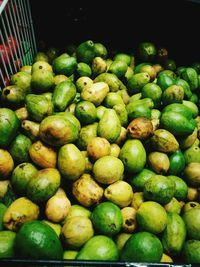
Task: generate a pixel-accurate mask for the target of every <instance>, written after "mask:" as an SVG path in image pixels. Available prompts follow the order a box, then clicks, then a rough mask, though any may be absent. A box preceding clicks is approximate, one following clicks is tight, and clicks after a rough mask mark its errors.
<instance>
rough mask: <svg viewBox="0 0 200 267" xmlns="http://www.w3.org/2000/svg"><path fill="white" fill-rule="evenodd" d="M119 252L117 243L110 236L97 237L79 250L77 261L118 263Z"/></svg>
mask: <svg viewBox="0 0 200 267" xmlns="http://www.w3.org/2000/svg"><path fill="white" fill-rule="evenodd" d="M118 259H119V252H118V249H117V246H116V244H115V242H114V241H113V240H112V239H111V238H110V237H108V236H105V235H95V236H93V237H92V238H90V240H88V241H87V242H86V243H85V244H84V245H83V247H82V248H81V249H80V250H79V252H78V254H77V256H76V260H99V261H104V260H105V261H117V260H118Z"/></svg>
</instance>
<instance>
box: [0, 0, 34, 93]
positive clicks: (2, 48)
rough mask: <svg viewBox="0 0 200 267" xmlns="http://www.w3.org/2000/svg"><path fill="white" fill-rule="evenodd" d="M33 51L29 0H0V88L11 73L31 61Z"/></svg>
mask: <svg viewBox="0 0 200 267" xmlns="http://www.w3.org/2000/svg"><path fill="white" fill-rule="evenodd" d="M35 53H36V42H35V33H34V29H33V22H32V18H31V10H30V3H29V0H25V1H22V0H10V1H8V0H3V1H0V90H1V89H2V88H3V87H4V86H6V85H7V84H8V82H9V80H10V77H11V75H12V74H13V73H16V72H17V71H18V70H19V69H20V68H21V67H22V66H24V65H30V64H32V63H33V57H34V55H35Z"/></svg>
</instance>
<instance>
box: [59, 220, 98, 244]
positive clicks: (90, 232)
mask: <svg viewBox="0 0 200 267" xmlns="http://www.w3.org/2000/svg"><path fill="white" fill-rule="evenodd" d="M93 236H94V229H93V225H92V222H91V220H90V219H89V218H88V217H86V216H73V217H71V218H69V219H68V218H66V220H65V223H64V225H63V227H62V229H61V237H62V240H63V242H64V245H65V246H66V247H68V248H71V249H78V248H80V247H82V246H83V245H84V244H85V243H86V242H87V241H88V240H89V239H91V238H92V237H93Z"/></svg>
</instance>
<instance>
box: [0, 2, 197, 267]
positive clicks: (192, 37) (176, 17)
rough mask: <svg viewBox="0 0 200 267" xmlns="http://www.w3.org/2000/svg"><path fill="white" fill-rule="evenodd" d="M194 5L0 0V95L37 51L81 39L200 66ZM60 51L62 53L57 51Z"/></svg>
mask: <svg viewBox="0 0 200 267" xmlns="http://www.w3.org/2000/svg"><path fill="white" fill-rule="evenodd" d="M199 15H200V2H199V1H177V2H176V1H162V2H161V1H133V3H132V4H130V3H129V1H123V2H119V3H118V2H117V3H116V2H114V1H112V2H111V3H110V4H109V6H108V3H106V2H104V1H102V2H98V3H96V2H93V3H91V4H90V5H85V3H83V2H82V3H81V5H79V4H78V3H77V2H76V1H75V3H74V4H69V3H68V1H61V0H60V1H57V2H55V1H54V2H51V1H46V0H45V1H40V2H38V1H34V0H1V1H0V91H1V90H2V89H3V88H4V87H5V86H7V85H9V81H10V78H11V76H12V74H14V73H16V72H17V71H19V69H20V68H21V67H22V66H25V65H31V64H33V62H34V56H35V55H36V53H37V52H38V51H43V50H44V49H46V48H47V47H58V48H59V49H61V50H62V49H64V48H65V47H66V46H67V45H68V44H78V43H80V42H82V41H85V40H89V39H91V40H93V41H95V42H101V43H103V44H105V46H106V47H108V48H109V49H113V50H118V51H123V52H126V51H127V52H130V53H134V52H135V49H136V48H137V46H138V44H139V43H140V42H142V41H152V42H154V43H155V44H156V45H157V46H161V47H162V46H163V47H166V48H168V49H169V55H170V58H171V59H173V60H175V61H176V63H177V65H179V66H181V65H187V66H189V65H190V64H192V63H194V62H200V50H199V47H200V40H199V29H198V27H199ZM63 51H64V50H63ZM0 266H3V267H9V266H15V267H23V266H26V267H32V266H51V267H58V266H106V267H108V266H113V267H120V266H123V267H125V266H127V267H173V266H174V267H175V266H177V267H195V266H196V267H197V266H199V265H198V264H186V263H182V261H181V259H180V260H179V262H178V263H176V262H174V263H146V262H141V263H137V262H136V263H135V262H123V261H119V262H108V261H97V262H96V261H75V260H72V261H71V260H52V261H51V260H48V261H47V260H42V259H41V260H31V259H30V260H29V259H27V260H22V259H1V260H0Z"/></svg>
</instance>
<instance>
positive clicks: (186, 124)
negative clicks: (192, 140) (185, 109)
mask: <svg viewBox="0 0 200 267" xmlns="http://www.w3.org/2000/svg"><path fill="white" fill-rule="evenodd" d="M160 124H161V127H163V128H164V129H166V130H168V131H170V132H171V133H172V134H174V135H175V136H176V135H189V134H191V133H192V132H193V131H194V129H195V127H196V124H195V123H194V122H193V119H191V120H188V119H187V118H186V117H185V116H183V115H182V114H180V113H178V112H173V111H166V112H163V113H162V115H161V118H160Z"/></svg>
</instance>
